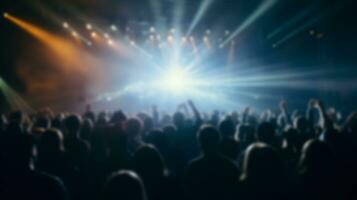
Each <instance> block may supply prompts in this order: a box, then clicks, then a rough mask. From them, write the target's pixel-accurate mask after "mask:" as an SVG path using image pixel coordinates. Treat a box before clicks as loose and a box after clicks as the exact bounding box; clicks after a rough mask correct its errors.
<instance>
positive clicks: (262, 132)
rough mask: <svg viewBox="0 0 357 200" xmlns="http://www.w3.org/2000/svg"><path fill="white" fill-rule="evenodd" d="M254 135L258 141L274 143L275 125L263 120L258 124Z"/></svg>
mask: <svg viewBox="0 0 357 200" xmlns="http://www.w3.org/2000/svg"><path fill="white" fill-rule="evenodd" d="M256 134H257V135H256V137H257V139H258V140H259V141H261V142H264V143H267V144H270V145H274V142H275V139H276V138H275V127H274V125H273V124H272V123H270V122H263V123H261V124H260V125H259V126H258V129H257V132H256Z"/></svg>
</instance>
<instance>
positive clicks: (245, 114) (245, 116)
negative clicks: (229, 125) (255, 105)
mask: <svg viewBox="0 0 357 200" xmlns="http://www.w3.org/2000/svg"><path fill="white" fill-rule="evenodd" d="M249 113H250V107H249V106H247V107H245V109H244V111H243V114H242V124H245V123H247V121H248V116H249Z"/></svg>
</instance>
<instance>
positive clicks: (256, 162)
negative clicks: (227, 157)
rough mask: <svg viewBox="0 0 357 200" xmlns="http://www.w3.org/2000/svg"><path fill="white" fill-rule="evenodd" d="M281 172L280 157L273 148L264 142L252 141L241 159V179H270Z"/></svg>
mask: <svg viewBox="0 0 357 200" xmlns="http://www.w3.org/2000/svg"><path fill="white" fill-rule="evenodd" d="M283 172H284V165H283V161H282V158H281V157H280V156H279V154H278V152H277V151H276V150H275V149H274V148H272V147H271V146H269V145H267V144H265V143H254V144H252V145H250V146H249V147H248V148H247V150H246V152H245V154H244V160H243V172H242V177H241V178H242V179H243V180H246V179H253V180H264V179H267V180H268V179H270V180H271V179H275V178H278V177H279V176H280V174H282V173H283Z"/></svg>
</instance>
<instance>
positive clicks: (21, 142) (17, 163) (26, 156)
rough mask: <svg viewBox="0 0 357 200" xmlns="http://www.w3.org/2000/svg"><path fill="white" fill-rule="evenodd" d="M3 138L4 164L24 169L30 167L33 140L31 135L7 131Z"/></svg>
mask: <svg viewBox="0 0 357 200" xmlns="http://www.w3.org/2000/svg"><path fill="white" fill-rule="evenodd" d="M3 139H4V143H3V144H4V146H3V147H2V148H3V152H2V153H3V158H4V161H5V162H4V164H7V165H8V166H9V167H10V169H14V170H16V169H17V168H20V169H24V168H25V169H26V168H29V167H30V164H31V160H32V157H33V150H34V149H33V148H34V140H33V138H32V136H31V135H29V134H26V133H23V132H19V133H16V134H14V133H7V134H6V137H4V138H3Z"/></svg>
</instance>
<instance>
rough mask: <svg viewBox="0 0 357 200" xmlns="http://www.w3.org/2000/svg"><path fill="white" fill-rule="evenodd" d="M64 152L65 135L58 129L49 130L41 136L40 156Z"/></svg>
mask: <svg viewBox="0 0 357 200" xmlns="http://www.w3.org/2000/svg"><path fill="white" fill-rule="evenodd" d="M62 150H63V135H62V133H61V132H60V131H59V130H58V129H48V130H46V131H45V132H44V133H43V135H42V136H41V140H40V144H39V146H38V151H39V154H42V153H55V152H60V151H62Z"/></svg>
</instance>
